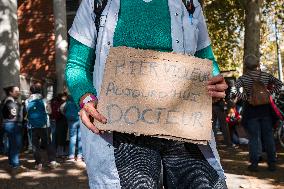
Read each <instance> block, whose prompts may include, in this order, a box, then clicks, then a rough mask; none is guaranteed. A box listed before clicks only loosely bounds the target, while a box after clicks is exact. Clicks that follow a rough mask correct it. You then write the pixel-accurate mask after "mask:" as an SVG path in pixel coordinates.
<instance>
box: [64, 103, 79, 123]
mask: <svg viewBox="0 0 284 189" xmlns="http://www.w3.org/2000/svg"><path fill="white" fill-rule="evenodd" d="M64 109H65V117H66V119H67V120H68V121H78V120H79V115H78V112H79V110H78V108H77V106H76V103H75V102H74V101H72V100H67V101H66V104H65V108H64Z"/></svg>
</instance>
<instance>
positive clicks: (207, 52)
mask: <svg viewBox="0 0 284 189" xmlns="http://www.w3.org/2000/svg"><path fill="white" fill-rule="evenodd" d="M194 56H196V57H198V58H206V59H209V60H212V62H213V70H212V74H213V76H216V75H219V74H220V68H219V66H218V63H217V61H216V59H215V56H214V53H213V50H212V46H211V45H209V46H207V47H205V48H203V49H201V50H199V51H197V52H196V53H195V55H194Z"/></svg>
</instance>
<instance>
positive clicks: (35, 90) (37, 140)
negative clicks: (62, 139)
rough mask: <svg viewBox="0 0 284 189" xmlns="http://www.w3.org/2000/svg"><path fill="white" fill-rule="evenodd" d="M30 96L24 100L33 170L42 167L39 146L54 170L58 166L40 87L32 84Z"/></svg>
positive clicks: (37, 84)
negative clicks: (33, 164) (43, 150)
mask: <svg viewBox="0 0 284 189" xmlns="http://www.w3.org/2000/svg"><path fill="white" fill-rule="evenodd" d="M30 91H31V95H30V97H29V98H28V99H27V100H26V111H27V120H28V128H29V132H30V135H31V139H32V140H31V141H32V149H33V154H34V158H35V168H36V169H38V170H41V169H42V167H43V164H42V158H41V152H40V151H41V146H42V147H43V148H44V149H45V150H47V155H48V161H49V166H50V167H51V168H56V167H57V166H58V165H59V164H58V163H57V162H56V161H55V158H56V156H55V148H54V146H53V145H52V143H51V137H50V133H51V130H50V127H49V118H48V112H47V104H46V101H45V100H44V99H43V97H42V85H41V84H40V83H36V84H33V85H32V86H31V88H30Z"/></svg>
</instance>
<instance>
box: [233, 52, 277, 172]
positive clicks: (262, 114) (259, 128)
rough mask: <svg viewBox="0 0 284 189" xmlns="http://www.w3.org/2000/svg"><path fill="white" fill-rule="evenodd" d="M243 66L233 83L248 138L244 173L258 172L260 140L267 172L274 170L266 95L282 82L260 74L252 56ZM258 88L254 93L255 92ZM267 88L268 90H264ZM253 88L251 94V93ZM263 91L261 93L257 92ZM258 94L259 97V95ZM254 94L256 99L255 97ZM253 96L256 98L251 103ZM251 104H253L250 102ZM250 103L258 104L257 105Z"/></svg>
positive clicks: (258, 65) (255, 58) (268, 107)
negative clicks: (241, 108) (242, 104)
mask: <svg viewBox="0 0 284 189" xmlns="http://www.w3.org/2000/svg"><path fill="white" fill-rule="evenodd" d="M244 66H245V68H246V69H247V72H246V73H245V74H244V75H242V76H241V77H239V78H238V80H237V81H236V95H237V97H238V99H242V100H243V101H244V107H243V114H242V115H243V117H242V119H243V120H244V121H243V123H244V124H245V125H244V126H245V128H246V129H247V131H248V135H249V156H250V162H251V164H250V165H249V167H248V169H249V170H250V171H253V172H255V171H258V162H259V157H258V156H259V146H261V145H260V144H259V143H260V138H261V139H262V140H263V143H264V147H265V150H266V153H267V163H268V169H269V170H270V171H275V170H276V149H275V142H274V138H273V131H272V128H273V126H272V112H273V110H272V107H271V105H270V101H269V94H270V95H271V94H273V93H277V92H278V91H279V90H280V89H281V87H282V82H281V81H280V80H278V79H276V78H275V77H273V76H272V75H271V74H269V73H265V72H262V71H261V70H260V63H259V60H258V59H257V57H255V56H254V55H248V56H247V57H245V60H244ZM256 86H258V90H257V89H256V88H255V87H256ZM268 87H269V88H268ZM253 88H254V89H255V90H253ZM262 88H264V89H263V90H261V89H262ZM259 92H261V93H259ZM265 93H269V94H267V96H266V98H262V99H259V96H260V94H265ZM255 94H258V95H255ZM253 96H256V97H258V98H257V99H259V100H258V101H256V100H257V99H254V98H253ZM252 100H254V101H252ZM253 102H255V103H256V102H258V103H262V104H260V105H257V104H253Z"/></svg>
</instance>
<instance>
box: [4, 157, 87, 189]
mask: <svg viewBox="0 0 284 189" xmlns="http://www.w3.org/2000/svg"><path fill="white" fill-rule="evenodd" d="M21 164H22V165H23V166H24V167H26V168H27V170H26V171H23V172H19V173H15V172H12V171H11V169H10V168H9V166H8V160H7V158H6V157H4V156H0V188H1V189H46V188H50V189H78V188H80V189H87V188H88V181H87V176H86V171H85V164H84V163H83V162H65V161H62V160H61V166H60V167H58V168H56V169H50V168H49V167H48V166H47V165H44V168H43V169H42V170H41V171H38V170H36V169H34V161H33V158H32V155H31V154H22V155H21Z"/></svg>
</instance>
